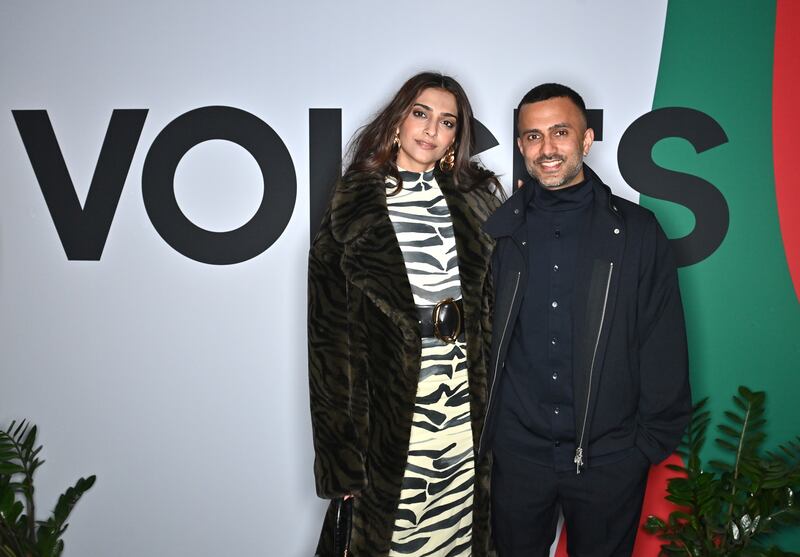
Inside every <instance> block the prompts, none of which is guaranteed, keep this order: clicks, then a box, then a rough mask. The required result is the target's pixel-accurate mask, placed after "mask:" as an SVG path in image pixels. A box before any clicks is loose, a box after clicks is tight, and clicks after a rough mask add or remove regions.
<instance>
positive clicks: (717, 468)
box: [644, 387, 800, 557]
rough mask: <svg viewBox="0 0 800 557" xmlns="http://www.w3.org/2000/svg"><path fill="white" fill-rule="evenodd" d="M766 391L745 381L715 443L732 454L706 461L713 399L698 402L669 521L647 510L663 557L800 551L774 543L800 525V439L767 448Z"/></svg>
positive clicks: (673, 484) (672, 487)
mask: <svg viewBox="0 0 800 557" xmlns="http://www.w3.org/2000/svg"><path fill="white" fill-rule="evenodd" d="M765 398H766V397H765V394H764V393H763V392H753V391H750V390H749V389H748V388H746V387H739V390H738V395H735V396H734V397H733V403H734V408H733V410H728V411H726V412H725V423H721V424H719V425H717V430H718V431H719V433H720V436H719V437H718V438H717V439H716V444H717V446H718V447H719V448H721V449H722V450H723V451H724V452H725V453H727V454H728V458H727V459H725V460H711V461H710V462H708V466H703V465H702V463H701V460H700V451H701V450H702V448H703V445H704V443H705V440H706V431H707V429H708V426H709V424H710V421H711V418H710V414H709V412H708V410H706V409H705V405H706V402H707V399H703V400H701V401H700V402H699V403H698V404H696V405H695V408H694V413H693V416H692V420H691V423H690V424H689V427H688V429H687V432H686V435H685V437H684V442H683V444H682V448H681V450H680V451H679V454H680V455H681V456H682V457H683V459H684V464H685V466H677V465H671V466H670V468H671V469H673V470H675V471H677V472H678V473H679V475H678V477H675V478H672V479H670V480H669V482H668V486H667V492H668V496H667V499H668V500H669V501H671V502H672V503H674V504H675V505H676V506H677V509H676V510H674V511H673V512H671V513H670V515H669V517H668V518H667V519H666V520H664V519H662V518H659V517H656V516H652V515H651V516H649V517H648V519H647V521H646V523H645V526H644V528H645V530H646V531H648V532H650V533H653V534H656V535H658V536H659V537H660V538H662V539H663V540H665V542H666V543H665V544H663V545H662V546H661V555H687V556H691V557H723V556H725V557H729V556H742V557H745V556H752V557H756V556H763V557H777V556H782V555H789V556H799V555H800V554H797V553H790V552H786V551H783V550H782V549H780V548H779V547H777V546H774V545H769V544H768V542H767V539H766V538H767V537H768V535H769V534H770V533H772V532H775V531H776V530H777V529H779V528H781V527H784V526H790V525H797V524H800V508H798V502H797V501H796V500H795V493H796V491H797V489H798V488H799V487H800V437H798V438H796V439H795V440H792V441H789V442H788V443H785V444H782V445H779V450H777V451H768V450H762V445H763V443H764V439H765V437H766V435H765V433H764V425H765V423H766V420H765V418H764V408H765Z"/></svg>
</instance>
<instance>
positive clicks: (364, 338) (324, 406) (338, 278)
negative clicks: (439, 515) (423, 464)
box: [308, 169, 500, 557]
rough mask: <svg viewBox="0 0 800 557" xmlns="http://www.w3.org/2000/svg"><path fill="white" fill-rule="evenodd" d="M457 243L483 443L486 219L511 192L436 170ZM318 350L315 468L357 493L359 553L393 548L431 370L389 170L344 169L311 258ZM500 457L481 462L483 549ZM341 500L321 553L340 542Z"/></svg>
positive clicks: (327, 483)
mask: <svg viewBox="0 0 800 557" xmlns="http://www.w3.org/2000/svg"><path fill="white" fill-rule="evenodd" d="M435 176H436V180H437V182H438V183H439V186H440V187H441V189H442V192H443V194H444V196H445V199H446V200H447V204H448V207H449V210H450V214H451V218H452V220H453V229H454V234H455V238H456V247H457V250H458V265H459V271H460V280H461V290H462V298H463V305H464V318H465V333H466V343H467V364H468V370H469V394H470V412H471V420H472V433H473V439H474V441H473V442H474V444H475V449H476V450H477V445H478V440H479V437H480V432H481V428H482V427H483V420H484V415H485V410H486V393H487V388H488V386H487V384H486V382H487V379H486V378H487V364H486V358H487V356H488V352H489V346H490V342H491V321H490V305H491V296H492V292H491V274H490V273H489V263H490V259H491V256H492V251H493V249H494V242H493V240H492V239H491V238H490V237H489V236H488V235H487V234H486V233H484V232H483V231H482V230H481V224H482V223H483V222H484V221H485V220H486V219H487V218H488V217H489V215H490V214H491V213H492V212H493V211H494V210H495V209H496V208H497V207H498V206H499V204H500V201H499V199H498V198H497V197H495V195H494V194H492V193H490V192H489V191H487V189H486V188H478V189H475V190H473V191H471V192H464V191H461V190H460V189H459V188H457V187H456V186H455V185H454V184H453V182H452V179H451V178H450V176H449V175H448V174H444V173H442V172H439V171H438V169H437V170H436V174H435ZM308 288H309V289H308V351H309V354H308V356H309V383H310V402H311V418H312V426H313V436H314V452H315V462H314V473H315V477H316V488H317V494H318V495H319V496H320V497H322V498H326V499H334V498H337V497H342V496H343V495H345V494H354V495H355V499H354V505H353V528H352V539H351V555H353V556H355V557H379V556H383V555H388V554H389V549H390V542H391V538H392V527H393V523H394V515H395V511H396V509H397V504H398V499H399V497H400V491H401V484H402V480H403V474H404V471H405V465H406V459H407V456H408V455H407V452H408V443H409V435H410V431H411V421H412V416H413V413H414V400H415V396H416V392H417V382H418V377H419V370H420V338H419V329H418V327H419V325H418V323H417V320H416V307H415V305H414V301H413V297H412V293H411V287H410V285H409V281H408V276H407V274H406V267H405V262H404V260H403V254H402V252H401V250H400V246H399V244H398V242H397V238H396V235H395V232H394V229H393V227H392V223H391V221H390V219H389V215H388V212H387V206H386V190H385V185H384V180H383V178H381V177H376V176H375V175H366V174H356V175H349V176H345V178H343V179H342V180H340V181H339V183H338V184H337V185H336V187H335V190H334V193H333V197H332V199H331V203H330V206H329V208H328V211H327V212H326V214H325V216H324V218H323V221H322V224H321V227H320V231H319V233H318V234H317V237H316V238H315V239H314V242H313V243H312V246H311V250H310V254H309V264H308ZM489 470H490V461H489V460H488V459H484V460H483V461H482V462H480V463H476V467H475V488H474V499H473V500H474V508H473V533H472V555H474V556H476V557H482V556H487V555H494V551H493V550H491V549H490V544H491V542H490V531H489V524H490V521H489V480H490V478H489ZM332 511H333V505H330V506H329V509H328V512H327V513H326V516H325V519H324V524H323V528H322V534H321V537H320V540H319V546H318V548H317V553H318V555H320V556H322V557H327V556H329V555H331V554H332V545H333V527H334V523H335V517H334V516H333V512H332Z"/></svg>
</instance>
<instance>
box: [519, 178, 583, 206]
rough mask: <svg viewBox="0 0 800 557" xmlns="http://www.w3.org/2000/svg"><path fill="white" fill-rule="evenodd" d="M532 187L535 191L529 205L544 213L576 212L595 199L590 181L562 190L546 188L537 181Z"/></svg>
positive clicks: (534, 181)
mask: <svg viewBox="0 0 800 557" xmlns="http://www.w3.org/2000/svg"><path fill="white" fill-rule="evenodd" d="M530 185H531V190H533V191H532V192H531V195H530V197H529V198H528V203H532V204H533V205H534V206H535V207H536V208H537V209H541V210H542V211H574V210H575V209H582V208H584V207H587V206H589V205H590V204H591V203H592V200H593V199H594V190H593V188H592V184H591V180H589V179H585V180H583V181H582V182H579V183H577V184H575V185H574V186H570V187H568V188H563V189H560V190H551V189H547V188H544V187H542V185H541V184H539V182H537V181H536V180H532V183H531V184H530Z"/></svg>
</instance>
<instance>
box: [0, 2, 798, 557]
mask: <svg viewBox="0 0 800 557" xmlns="http://www.w3.org/2000/svg"><path fill="white" fill-rule="evenodd" d="M798 24H800V15H799V14H798V9H797V8H796V7H795V6H794V3H793V2H791V1H788V0H787V1H783V0H778V1H777V3H776V1H759V2H755V1H753V2H738V3H734V4H731V3H730V2H725V1H724V0H715V1H704V2H696V1H689V0H682V1H674V0H670V1H669V2H668V1H667V0H657V1H656V0H654V1H650V2H640V1H638V0H608V1H603V2H589V1H586V0H564V1H562V2H558V3H557V4H554V3H552V2H545V1H543V0H542V1H540V0H525V1H522V0H519V1H509V2H500V3H493V4H489V3H486V2H477V1H466V2H464V1H461V2H455V1H442V2H423V1H419V0H410V1H408V2H405V3H392V4H381V3H375V2H367V1H366V0H353V1H350V2H340V3H322V2H314V1H312V0H297V1H295V2H290V3H279V2H263V1H256V0H250V1H236V2H221V1H218V0H200V1H193V2H186V1H183V2H178V1H166V2H163V1H159V2H157V1H155V0H141V1H140V2H136V3H131V2H122V1H118V0H103V1H101V0H86V1H81V2H77V1H72V2H70V1H66V2H64V1H62V2H57V1H55V0H50V1H44V0H42V1H37V0H33V1H27V2H21V1H14V0H9V1H6V2H3V3H1V4H0V72H1V74H2V80H1V81H0V427H6V426H7V425H8V424H10V422H11V420H13V419H22V418H25V419H30V420H32V421H33V422H35V423H36V424H38V425H39V428H40V434H39V436H40V441H41V442H42V443H43V444H44V446H45V448H44V452H43V455H44V458H45V459H46V460H47V462H46V464H45V465H44V466H43V467H42V468H41V469H40V471H39V472H38V479H37V484H38V488H37V502H38V507H39V508H40V509H43V510H50V509H52V508H53V506H54V505H55V501H56V497H57V495H58V494H59V493H61V491H63V490H64V489H65V488H66V487H67V486H68V485H71V484H72V483H73V482H74V481H75V480H76V479H77V478H78V477H79V476H85V475H88V474H96V475H97V477H98V480H97V484H96V485H95V487H94V488H93V489H92V490H91V491H89V492H88V493H87V495H86V496H85V497H84V499H83V500H82V501H81V502H80V503H79V505H78V506H77V508H76V509H75V511H74V514H73V516H72V519H71V525H70V528H69V532H68V533H67V536H66V546H67V549H66V551H65V556H66V557H71V556H79V555H88V556H112V555H113V556H114V557H138V556H140V555H154V556H155V555H197V556H205V555H207V556H211V555H243V556H255V555H290V556H298V557H300V556H308V555H311V554H312V553H313V548H314V547H315V543H316V538H317V535H318V532H319V527H320V524H321V518H322V513H323V510H324V505H325V504H324V502H323V501H320V500H318V499H317V498H316V497H315V494H314V487H313V477H312V460H313V455H312V450H311V427H310V422H309V416H308V391H307V375H306V332H305V315H306V255H307V249H308V245H309V241H310V235H311V233H312V231H313V230H315V228H316V226H317V224H318V219H319V216H320V211H321V210H322V208H323V207H324V204H325V201H326V198H327V195H328V191H329V188H330V186H331V184H332V181H333V180H334V179H335V177H336V173H337V171H338V168H337V166H338V163H339V161H340V158H341V155H342V152H343V149H345V148H346V146H347V141H348V139H349V138H350V137H351V136H352V134H353V133H354V132H355V131H356V130H357V129H358V128H359V127H360V126H361V125H363V124H364V123H366V122H367V121H368V120H369V118H370V117H371V115H373V114H374V113H375V112H376V111H377V110H378V109H379V108H380V107H381V105H382V104H383V103H384V102H386V101H387V100H388V98H389V97H390V96H391V95H392V94H393V93H394V91H396V90H397V88H398V87H399V86H400V85H401V84H402V83H403V82H404V81H405V80H406V79H407V78H408V77H410V76H411V75H413V74H415V73H417V72H419V71H422V70H438V71H442V72H444V73H448V74H451V75H453V76H454V77H456V78H457V79H458V80H459V81H460V82H461V83H462V85H463V86H464V88H465V89H466V91H467V93H468V94H469V96H470V98H471V101H472V103H473V107H474V110H475V115H476V118H477V120H478V121H479V123H480V126H479V127H480V128H481V130H482V132H481V153H480V155H479V156H480V158H481V160H482V161H483V163H484V164H485V165H486V166H488V167H489V168H491V169H493V170H494V171H496V172H497V173H498V174H500V175H501V179H502V181H503V184H504V186H505V187H506V189H507V190H509V191H510V189H511V187H512V183H513V181H514V178H515V176H517V175H519V173H520V168H521V167H520V166H519V164H518V162H517V163H515V161H514V151H515V144H514V127H513V125H514V120H513V115H514V108H515V107H516V105H517V102H518V100H519V98H520V97H521V96H522V95H523V94H524V93H525V92H526V91H527V90H528V89H530V88H531V87H532V86H534V85H537V84H539V83H542V82H546V81H557V82H562V83H565V84H567V85H570V86H572V87H573V88H574V89H576V90H577V91H578V92H580V93H581V94H582V95H583V96H584V98H585V100H586V103H587V105H588V107H589V108H590V109H592V117H593V123H594V125H595V128H596V130H597V132H598V133H597V135H598V136H599V138H600V139H601V140H600V141H598V142H597V143H595V146H594V148H593V150H592V153H591V155H590V156H589V158H588V163H589V164H590V165H591V166H592V167H593V168H594V169H595V170H596V171H597V172H598V174H599V175H600V176H601V177H603V179H604V180H605V181H606V182H607V183H608V184H609V185H610V186H611V187H612V188H613V189H614V191H615V192H616V193H618V194H619V195H621V196H623V197H626V198H628V199H631V200H633V201H636V202H638V203H641V204H642V205H645V206H647V207H648V208H651V209H652V210H653V211H655V213H656V214H657V216H658V218H659V220H660V221H661V223H662V225H663V226H664V228H665V230H666V231H667V233H668V235H669V236H670V238H672V239H673V240H674V244H673V245H674V247H675V249H676V251H677V253H678V257H679V260H680V262H681V265H682V268H681V271H680V273H681V276H680V278H681V286H682V291H683V296H684V304H685V307H686V314H687V320H688V328H689V334H690V349H691V363H692V372H691V373H692V385H693V390H694V394H695V396H696V397H697V398H699V397H702V396H706V395H710V396H712V409H713V410H715V411H721V409H722V408H723V406H725V405H727V404H728V401H729V397H730V395H732V394H733V393H734V392H735V389H736V387H737V386H738V385H739V384H745V385H748V386H749V387H750V388H752V389H764V390H766V391H767V393H768V407H769V423H770V440H771V441H774V442H776V443H777V442H779V441H783V440H786V439H788V438H790V437H791V436H792V435H794V434H796V433H797V431H796V424H797V423H798V422H800V412H798V406H797V404H796V403H795V400H794V399H795V397H796V393H797V392H800V391H799V389H800V378H799V377H798V376H799V375H800V340H798V339H800V304H798V293H800V225H798V224H797V223H798V222H800V197H799V195H800V194H798V192H799V191H800V183H798V178H797V172H796V171H794V170H793V169H792V168H791V167H790V166H789V165H790V164H791V161H790V159H791V158H792V155H793V154H794V153H795V152H796V151H797V146H798V141H797V139H796V135H797V134H796V128H797V126H798V125H800V118H798V110H797V108H796V98H797V95H796V93H797V90H798V81H797V79H798V78H797V75H799V74H800V71H799V70H800V68H797V62H796V61H795V58H797V57H796V51H797V48H796V47H797V39H796V38H795V37H793V36H792V34H793V33H794V32H793V31H791V29H792V28H794V29H796V28H797V25H798ZM792 52H794V53H795V54H794V55H793V54H792ZM654 489H655V488H654ZM661 489H663V486H661ZM785 539H786V540H789V542H790V543H791V542H792V541H795V542H797V541H798V540H797V539H796V538H795V539H794V540H793V539H792V538H785ZM796 545H800V544H796ZM554 547H555V546H554ZM655 547H657V543H656V544H655V545H654V544H653V543H650V544H649V545H648V543H647V542H641V543H640V545H639V549H638V550H637V551H638V554H639V555H655V549H654V548H655Z"/></svg>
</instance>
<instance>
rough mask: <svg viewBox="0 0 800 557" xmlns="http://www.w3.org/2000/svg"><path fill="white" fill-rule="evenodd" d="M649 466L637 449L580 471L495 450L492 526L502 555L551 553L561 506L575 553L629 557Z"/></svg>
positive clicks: (517, 556)
mask: <svg viewBox="0 0 800 557" xmlns="http://www.w3.org/2000/svg"><path fill="white" fill-rule="evenodd" d="M649 470H650V462H649V461H648V460H647V458H646V457H645V456H644V454H642V452H641V451H639V450H638V449H636V448H633V449H631V450H630V451H628V452H626V454H625V455H624V456H623V457H622V458H621V459H620V460H617V461H614V462H611V463H609V464H605V465H602V466H595V467H589V468H587V469H583V470H581V473H580V474H576V473H575V470H572V471H569V472H556V471H555V470H553V468H552V467H547V466H541V465H537V464H535V463H532V462H531V461H529V460H526V459H524V458H520V457H518V456H515V455H512V454H509V453H507V452H503V451H499V450H496V449H495V450H494V464H493V468H492V527H493V531H494V539H495V544H496V545H497V550H498V555H499V557H547V555H549V549H550V545H551V544H552V543H553V540H554V538H555V534H556V526H557V524H558V511H559V509H560V510H561V511H562V512H563V514H564V525H565V527H566V529H567V552H568V553H569V555H570V557H618V556H619V557H623V556H624V557H627V556H630V555H631V553H632V551H633V543H634V541H635V539H636V532H637V527H638V524H639V516H640V514H641V512H642V500H643V499H644V490H645V487H646V485H647V473H648V471H649Z"/></svg>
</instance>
